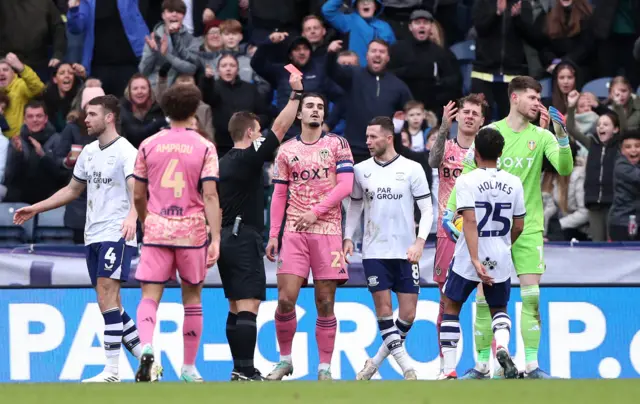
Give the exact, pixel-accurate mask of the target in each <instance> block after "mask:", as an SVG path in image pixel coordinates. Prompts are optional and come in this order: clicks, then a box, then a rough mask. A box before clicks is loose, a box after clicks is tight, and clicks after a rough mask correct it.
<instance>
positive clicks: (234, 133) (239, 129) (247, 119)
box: [228, 111, 258, 142]
mask: <svg viewBox="0 0 640 404" xmlns="http://www.w3.org/2000/svg"><path fill="white" fill-rule="evenodd" d="M256 122H258V116H257V115H256V114H254V113H253V112H248V111H240V112H236V113H235V114H233V116H232V117H231V119H230V120H229V126H228V129H229V134H230V135H231V140H233V141H234V142H239V141H241V140H242V138H243V137H244V134H245V133H246V132H247V130H249V129H251V128H253V127H254V125H255V124H256Z"/></svg>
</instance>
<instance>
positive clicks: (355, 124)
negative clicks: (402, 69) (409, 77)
mask: <svg viewBox="0 0 640 404" xmlns="http://www.w3.org/2000/svg"><path fill="white" fill-rule="evenodd" d="M327 73H328V77H329V78H330V79H332V80H333V81H335V82H336V83H337V84H338V85H339V86H340V87H342V89H343V90H344V91H345V93H346V95H345V98H344V100H345V105H346V121H347V126H346V128H345V131H344V137H345V138H347V140H348V141H349V145H350V146H351V151H352V152H353V155H354V156H356V155H358V156H368V154H369V151H368V148H367V145H366V140H367V139H366V135H365V134H366V131H367V125H368V124H369V122H370V121H371V120H372V119H373V118H375V117H376V116H388V117H392V116H393V115H394V114H395V113H396V111H402V109H403V108H404V105H405V104H406V103H407V101H409V100H412V99H413V96H412V95H411V90H409V87H407V85H406V84H405V83H404V82H403V81H402V80H400V79H399V78H398V77H396V76H395V75H394V74H393V73H390V72H388V71H384V72H382V73H380V74H377V75H376V74H374V73H372V72H371V71H370V70H369V69H368V68H367V67H357V66H341V65H339V64H338V63H337V62H336V54H335V53H331V52H330V53H328V54H327Z"/></svg>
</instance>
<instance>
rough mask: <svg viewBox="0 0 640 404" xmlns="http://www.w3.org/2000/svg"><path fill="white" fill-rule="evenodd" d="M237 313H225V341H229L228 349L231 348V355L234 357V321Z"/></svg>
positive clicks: (235, 354) (235, 343) (236, 318)
mask: <svg viewBox="0 0 640 404" xmlns="http://www.w3.org/2000/svg"><path fill="white" fill-rule="evenodd" d="M237 320H238V315H237V314H235V313H232V312H229V314H227V342H228V343H229V349H230V350H231V357H233V358H234V359H235V357H236V356H237V353H236V345H237V342H236V321H237Z"/></svg>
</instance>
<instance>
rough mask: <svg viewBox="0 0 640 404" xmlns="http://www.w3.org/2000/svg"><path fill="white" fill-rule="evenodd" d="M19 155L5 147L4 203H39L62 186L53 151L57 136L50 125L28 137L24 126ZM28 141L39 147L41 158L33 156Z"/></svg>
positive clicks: (34, 153)
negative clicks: (5, 190)
mask: <svg viewBox="0 0 640 404" xmlns="http://www.w3.org/2000/svg"><path fill="white" fill-rule="evenodd" d="M19 136H20V140H21V142H22V151H21V152H19V151H17V150H16V149H15V148H14V147H9V155H8V157H7V160H8V161H7V171H6V174H5V183H6V184H7V188H8V193H7V196H6V198H5V200H6V201H7V202H24V203H28V204H34V203H37V202H40V201H42V200H44V199H46V198H48V197H50V196H51V195H53V194H54V193H55V192H56V191H57V190H59V189H60V188H62V187H63V186H64V185H65V182H64V181H62V180H61V176H60V168H59V166H58V165H57V163H56V162H57V160H56V158H55V153H54V150H55V149H56V148H57V146H58V143H59V142H60V135H59V134H58V133H56V129H55V128H54V127H53V125H52V124H51V123H50V122H47V125H46V126H45V128H44V129H43V130H42V131H40V132H38V133H31V132H30V131H29V129H27V126H26V125H23V126H22V128H21V130H20V135H19ZM29 137H32V138H33V139H35V140H36V141H38V142H39V143H40V145H41V146H42V150H43V151H44V153H45V154H44V155H43V156H39V155H38V154H37V153H36V150H35V148H34V147H33V145H32V144H31V141H30V140H29Z"/></svg>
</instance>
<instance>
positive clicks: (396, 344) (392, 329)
mask: <svg viewBox="0 0 640 404" xmlns="http://www.w3.org/2000/svg"><path fill="white" fill-rule="evenodd" d="M378 327H379V328H380V335H381V336H382V341H383V345H385V346H386V348H387V351H388V352H389V353H390V354H391V355H393V358H394V359H395V360H396V362H397V363H398V365H399V366H400V368H401V369H402V371H403V373H406V372H407V371H409V370H412V366H411V363H410V359H409V355H407V352H406V351H405V349H404V345H403V344H402V338H401V337H400V333H399V331H398V328H397V327H396V325H395V324H394V322H393V317H392V316H388V317H381V318H378ZM377 366H379V365H377Z"/></svg>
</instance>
